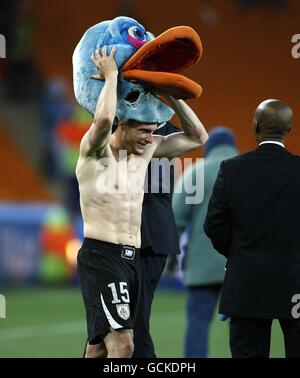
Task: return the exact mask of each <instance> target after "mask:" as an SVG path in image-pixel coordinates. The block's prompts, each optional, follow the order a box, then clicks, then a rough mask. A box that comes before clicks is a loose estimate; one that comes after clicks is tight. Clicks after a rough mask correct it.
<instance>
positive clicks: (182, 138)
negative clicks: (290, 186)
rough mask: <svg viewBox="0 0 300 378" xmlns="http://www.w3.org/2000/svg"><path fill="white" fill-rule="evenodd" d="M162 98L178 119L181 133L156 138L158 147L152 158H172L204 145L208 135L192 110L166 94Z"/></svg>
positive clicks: (182, 102)
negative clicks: (166, 101)
mask: <svg viewBox="0 0 300 378" xmlns="http://www.w3.org/2000/svg"><path fill="white" fill-rule="evenodd" d="M164 97H165V98H166V99H167V100H168V102H169V104H170V105H171V107H172V108H173V110H174V111H175V113H176V115H177V117H178V118H179V121H180V126H181V129H182V132H180V133H174V134H170V135H167V136H165V137H161V136H156V140H157V141H158V146H157V148H156V151H155V154H154V156H155V157H169V158H172V157H176V156H179V155H182V154H183V153H185V152H188V151H191V150H194V149H195V148H197V147H200V146H201V145H203V144H205V143H206V141H207V140H208V134H207V132H206V130H205V128H204V126H203V124H202V123H201V121H200V120H199V118H198V117H197V116H196V114H195V113H194V112H193V110H192V109H191V108H190V107H189V106H188V105H187V104H186V103H185V102H184V101H183V100H175V98H174V97H172V96H169V95H166V94H164Z"/></svg>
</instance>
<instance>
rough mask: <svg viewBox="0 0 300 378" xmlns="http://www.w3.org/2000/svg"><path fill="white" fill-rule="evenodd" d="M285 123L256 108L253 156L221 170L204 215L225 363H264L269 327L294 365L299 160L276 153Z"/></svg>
mask: <svg viewBox="0 0 300 378" xmlns="http://www.w3.org/2000/svg"><path fill="white" fill-rule="evenodd" d="M292 116H293V112H292V110H291V109H290V107H289V106H287V105H286V104H284V103H282V102H281V101H278V100H266V101H264V102H262V103H261V104H260V105H259V106H258V108H257V109H256V111H255V115H254V121H253V127H254V133H255V138H256V141H257V143H258V148H257V149H256V150H254V151H251V152H248V153H246V154H243V155H240V156H238V157H235V158H232V159H229V160H225V161H223V162H222V163H221V166H220V170H219V174H218V177H217V180H216V182H215V186H214V190H213V194H212V197H211V199H210V203H209V207H208V213H207V217H206V222H205V225H204V229H205V232H206V234H207V235H208V237H209V238H210V239H211V241H212V243H213V245H214V247H215V249H216V250H217V251H218V252H219V253H221V254H222V255H224V256H225V257H227V259H228V260H227V264H226V274H225V281H224V286H223V293H222V297H221V303H220V313H221V314H226V315H227V316H228V317H231V321H230V347H231V353H232V356H233V357H268V356H269V349H270V334H271V324H272V320H273V319H279V322H280V325H281V329H282V331H283V335H284V342H285V352H286V356H287V357H300V313H297V311H295V309H296V307H295V298H299V296H297V294H299V293H300V237H299V227H298V222H299V215H300V201H299V193H300V158H299V157H298V156H295V155H293V154H291V153H290V152H288V151H287V150H286V149H285V147H284V139H285V137H286V135H287V134H288V133H289V132H290V130H291V126H292ZM295 295H296V297H295ZM293 307H294V309H293ZM298 307H299V306H298Z"/></svg>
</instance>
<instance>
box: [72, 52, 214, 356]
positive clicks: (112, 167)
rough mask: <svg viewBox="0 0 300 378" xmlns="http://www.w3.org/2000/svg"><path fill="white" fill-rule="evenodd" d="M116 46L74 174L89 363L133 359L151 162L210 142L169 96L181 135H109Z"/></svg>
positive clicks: (133, 130) (142, 131)
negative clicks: (81, 232) (81, 227)
mask: <svg viewBox="0 0 300 378" xmlns="http://www.w3.org/2000/svg"><path fill="white" fill-rule="evenodd" d="M114 54H115V48H113V49H112V50H111V52H110V54H107V47H104V48H103V49H102V52H101V51H100V50H98V51H96V52H95V54H93V56H92V60H93V63H94V64H95V65H96V67H97V68H98V72H99V75H98V77H97V78H102V79H104V80H105V83H104V87H103V89H102V91H101V93H100V96H99V99H98V102H97V106H96V111H95V114H94V123H93V124H92V126H91V127H90V129H89V130H88V132H87V133H86V134H85V135H84V137H83V139H82V141H81V145H80V156H79V160H78V163H77V167H76V176H77V180H78V183H79V190H80V206H81V211H82V216H83V221H84V237H85V239H84V242H83V245H82V248H81V249H80V251H79V253H78V272H79V277H80V283H81V289H82V293H83V299H84V304H85V308H86V316H87V327H88V344H87V348H86V354H85V356H86V357H108V358H110V357H119V358H121V357H131V356H132V353H133V348H134V346H133V331H132V328H133V321H134V316H135V312H136V310H137V304H138V291H139V288H138V282H139V279H138V274H139V270H138V261H139V247H140V244H141V236H140V225H141V211H142V201H143V195H144V192H143V188H144V180H145V174H146V170H147V167H148V164H149V162H150V160H151V158H152V157H168V158H173V157H176V156H179V155H181V154H183V153H184V152H187V151H190V150H193V149H195V148H198V147H199V146H201V145H202V144H204V143H205V142H206V140H207V138H208V136H207V133H206V131H205V129H204V127H203V125H202V123H201V122H200V121H199V119H198V118H197V116H196V115H195V114H194V112H193V111H192V110H191V109H190V108H189V106H188V105H186V104H185V103H184V101H181V100H179V101H177V100H175V99H174V98H173V97H171V96H168V95H164V96H165V98H166V99H167V100H168V102H169V103H170V105H171V107H172V108H173V109H174V111H175V113H176V115H177V116H178V118H179V120H180V123H181V128H182V130H183V132H180V133H175V134H171V135H168V136H166V137H163V136H159V135H153V132H154V131H155V130H156V128H157V124H155V123H153V124H145V123H138V122H136V121H134V120H132V121H128V122H127V123H123V122H121V121H118V127H117V129H116V131H115V132H114V133H113V134H112V125H113V123H114V120H115V114H116V106H117V78H118V68H117V65H116V63H115V60H114ZM124 188H125V190H124Z"/></svg>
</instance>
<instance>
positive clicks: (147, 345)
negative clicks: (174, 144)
mask: <svg viewBox="0 0 300 378" xmlns="http://www.w3.org/2000/svg"><path fill="white" fill-rule="evenodd" d="M179 131H180V130H179V129H178V128H177V127H175V126H173V125H172V124H171V123H170V122H167V123H166V125H165V126H163V127H161V128H159V129H158V130H157V131H156V132H155V133H154V134H158V135H169V134H172V133H175V132H179ZM147 175H148V181H147V183H148V190H147V191H146V192H145V194H144V201H143V208H142V224H141V237H142V249H141V254H140V256H141V260H140V263H141V264H140V267H141V294H140V303H139V307H138V313H137V317H136V322H135V325H134V344H135V349H134V352H133V356H132V357H133V358H154V357H156V355H155V348H154V344H153V340H152V338H151V334H150V315H151V306H152V302H153V298H154V292H155V289H156V286H157V284H158V281H159V279H160V277H161V275H162V272H163V270H164V268H165V265H166V261H167V257H168V255H172V256H174V255H175V256H176V254H179V253H180V249H179V242H178V238H177V232H176V225H175V219H174V214H173V210H172V195H173V187H174V169H173V166H172V165H169V164H166V161H164V160H162V161H160V170H159V177H157V176H155V175H153V172H152V171H151V165H149V167H148V172H147ZM165 180H169V183H170V187H169V188H170V189H169V190H164V187H165V186H166V187H167V185H165ZM167 184H168V183H167ZM154 187H155V188H154ZM151 189H154V191H155V193H152V191H153V190H151ZM155 189H156V190H155Z"/></svg>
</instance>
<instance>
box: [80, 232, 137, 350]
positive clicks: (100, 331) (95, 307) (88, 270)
mask: <svg viewBox="0 0 300 378" xmlns="http://www.w3.org/2000/svg"><path fill="white" fill-rule="evenodd" d="M77 262H78V273H79V279H80V285H81V290H82V295H83V300H84V305H85V310H86V318H87V331H88V340H89V343H90V344H98V343H100V342H102V341H103V338H104V337H105V336H106V335H107V334H108V333H109V332H110V328H113V329H115V330H121V329H132V328H133V324H134V319H135V316H136V312H137V306H138V300H139V281H140V279H139V269H138V266H139V249H137V248H134V247H131V246H123V245H121V244H113V243H108V242H103V241H100V240H95V239H88V238H85V239H84V242H83V245H82V247H81V249H80V250H79V252H78V256H77Z"/></svg>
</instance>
